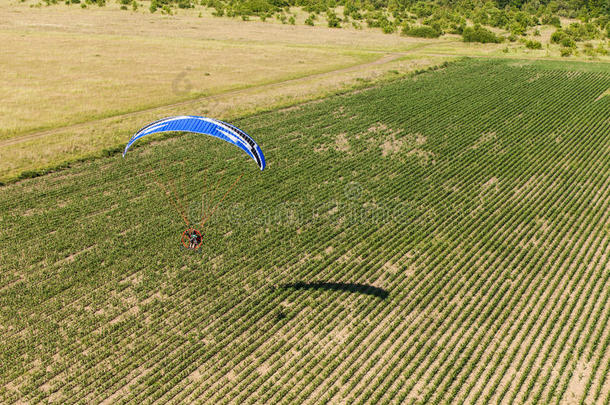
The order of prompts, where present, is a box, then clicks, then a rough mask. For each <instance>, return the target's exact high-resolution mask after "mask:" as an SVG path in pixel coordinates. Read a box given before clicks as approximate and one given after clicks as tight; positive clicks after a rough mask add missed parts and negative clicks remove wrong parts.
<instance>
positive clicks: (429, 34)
mask: <svg viewBox="0 0 610 405" xmlns="http://www.w3.org/2000/svg"><path fill="white" fill-rule="evenodd" d="M402 35H406V36H409V37H417V38H438V37H440V36H441V35H442V32H440V31H437V30H436V29H434V28H432V27H429V26H427V25H420V26H415V27H410V26H409V25H408V24H406V25H405V26H404V27H403V28H402Z"/></svg>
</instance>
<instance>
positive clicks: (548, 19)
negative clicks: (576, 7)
mask: <svg viewBox="0 0 610 405" xmlns="http://www.w3.org/2000/svg"><path fill="white" fill-rule="evenodd" d="M542 24H544V25H552V26H554V27H557V28H561V21H560V20H559V17H557V16H556V15H550V14H547V15H545V16H543V17H542Z"/></svg>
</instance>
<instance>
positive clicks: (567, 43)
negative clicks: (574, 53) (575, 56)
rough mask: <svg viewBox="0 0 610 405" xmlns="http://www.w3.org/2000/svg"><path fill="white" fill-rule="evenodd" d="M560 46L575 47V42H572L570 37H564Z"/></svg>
mask: <svg viewBox="0 0 610 405" xmlns="http://www.w3.org/2000/svg"><path fill="white" fill-rule="evenodd" d="M561 46H563V47H564V48H575V47H576V42H574V40H573V39H572V38H570V37H564V38H563V39H562V40H561Z"/></svg>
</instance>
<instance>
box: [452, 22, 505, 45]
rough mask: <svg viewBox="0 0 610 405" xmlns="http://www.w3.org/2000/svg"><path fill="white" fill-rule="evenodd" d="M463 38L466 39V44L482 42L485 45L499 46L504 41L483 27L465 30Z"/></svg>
mask: <svg viewBox="0 0 610 405" xmlns="http://www.w3.org/2000/svg"><path fill="white" fill-rule="evenodd" d="M462 38H463V39H464V42H480V43H483V44H489V43H494V44H499V43H500V42H502V40H501V39H500V38H498V37H497V36H496V34H494V33H493V32H491V31H490V30H488V29H487V28H483V27H481V26H480V25H475V26H474V27H466V28H464V32H463V33H462Z"/></svg>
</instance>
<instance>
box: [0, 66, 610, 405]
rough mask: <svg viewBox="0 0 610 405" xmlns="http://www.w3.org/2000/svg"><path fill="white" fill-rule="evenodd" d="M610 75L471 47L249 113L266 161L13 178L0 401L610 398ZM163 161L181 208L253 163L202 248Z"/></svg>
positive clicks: (5, 242)
mask: <svg viewBox="0 0 610 405" xmlns="http://www.w3.org/2000/svg"><path fill="white" fill-rule="evenodd" d="M609 88H610V70H608V68H607V65H603V64H585V63H583V64H579V63H573V64H571V65H570V66H569V69H566V67H565V66H563V65H561V64H560V62H549V61H546V62H536V61H517V60H504V61H499V60H473V59H469V60H463V61H459V62H455V63H452V64H450V65H448V66H447V67H444V68H442V69H440V70H437V71H433V72H426V73H422V74H419V75H416V76H412V77H409V78H405V79H400V80H397V81H394V82H391V83H389V84H384V85H381V86H378V87H375V88H371V89H368V90H364V91H357V92H354V93H351V94H347V95H342V96H335V97H332V98H328V99H325V100H323V101H321V102H313V103H309V104H303V105H299V106H297V107H293V108H289V109H284V110H279V111H273V112H269V113H264V114H258V115H253V116H249V117H245V118H242V119H241V120H240V121H238V122H237V123H236V125H238V126H239V127H241V128H243V129H244V130H246V131H247V132H248V133H250V134H251V135H252V136H253V137H254V138H255V139H256V140H257V141H258V142H259V143H260V145H261V147H262V148H263V150H264V152H265V155H266V158H267V162H268V166H267V169H266V170H265V171H263V172H260V171H259V170H258V169H257V167H256V165H255V164H254V163H253V162H252V161H251V160H248V159H247V158H246V157H244V156H243V154H242V153H240V152H239V151H238V150H237V149H236V148H233V147H230V146H227V145H226V144H225V143H223V142H220V141H216V140H214V139H211V138H209V137H202V136H196V135H180V136H176V137H171V138H167V139H163V140H158V141H156V142H153V143H151V144H147V145H140V146H139V147H135V148H134V149H133V150H131V151H130V152H129V154H128V155H127V157H126V158H125V159H123V158H122V157H121V156H120V155H119V154H117V155H113V156H109V157H105V158H99V159H96V160H91V161H86V162H82V163H78V164H76V165H74V166H73V167H71V168H68V169H65V170H60V171H58V172H55V173H51V174H48V175H45V176H42V177H38V178H34V179H28V180H23V181H20V182H17V183H15V184H11V185H7V186H4V187H2V188H0V212H1V213H2V215H1V217H0V334H1V336H2V339H1V340H0V402H2V403H13V402H19V401H21V402H30V403H35V402H40V401H44V400H49V401H52V402H53V401H54V402H58V403H62V404H70V403H100V402H104V403H137V404H139V403H153V402H155V403H165V402H171V403H210V404H218V403H235V404H247V403H283V404H295V403H310V404H320V403H327V402H328V403H371V404H386V403H399V402H407V403H410V402H419V403H423V404H432V403H498V402H499V403H544V404H555V403H609V402H610V347H609V346H610V324H609V322H608V320H609V318H610V272H609V271H608V269H609V268H610V263H609V260H610V219H609V216H610V95H608V94H609V93H608V92H607V90H608V89H609ZM604 94H605V96H604ZM142 124H144V123H142ZM151 169H153V170H154V171H155V172H156V174H157V175H158V176H159V177H160V178H161V180H162V182H165V183H170V182H174V183H175V185H176V188H177V190H179V192H181V193H184V194H186V195H187V198H186V199H185V201H188V206H187V207H186V209H187V210H188V214H189V219H190V220H191V221H196V220H197V217H198V216H199V210H200V209H201V207H200V205H201V197H202V192H203V191H204V188H205V189H209V188H210V187H209V184H211V183H215V182H217V181H220V184H221V186H220V189H221V190H227V189H228V188H229V186H230V184H231V182H232V181H233V180H234V179H235V178H236V177H237V176H238V175H239V174H241V173H243V177H242V179H241V180H240V182H239V185H238V187H237V188H236V190H235V191H233V192H231V193H230V194H229V195H228V197H227V199H226V200H225V202H224V203H223V204H222V206H221V207H220V208H219V210H218V212H217V215H215V216H214V217H213V219H212V220H211V221H210V223H209V225H206V229H205V235H204V244H203V247H202V249H201V250H200V251H198V252H197V253H192V252H190V251H187V250H185V249H183V248H181V247H180V242H179V236H180V234H181V232H182V231H183V229H184V226H185V225H184V223H182V220H181V219H180V216H179V215H178V214H177V213H176V212H175V210H174V209H173V208H172V206H171V205H170V204H169V203H168V202H167V200H166V198H165V196H164V195H163V194H162V193H161V192H160V191H159V189H158V188H157V186H156V185H155V183H154V181H153V180H154V177H151V176H152V175H150V174H149V170H151ZM206 184H208V187H207V188H206V187H205V185H206ZM219 195H220V193H219ZM208 197H211V196H208ZM216 198H217V199H218V197H216ZM208 199H209V198H208Z"/></svg>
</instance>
